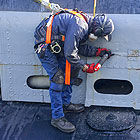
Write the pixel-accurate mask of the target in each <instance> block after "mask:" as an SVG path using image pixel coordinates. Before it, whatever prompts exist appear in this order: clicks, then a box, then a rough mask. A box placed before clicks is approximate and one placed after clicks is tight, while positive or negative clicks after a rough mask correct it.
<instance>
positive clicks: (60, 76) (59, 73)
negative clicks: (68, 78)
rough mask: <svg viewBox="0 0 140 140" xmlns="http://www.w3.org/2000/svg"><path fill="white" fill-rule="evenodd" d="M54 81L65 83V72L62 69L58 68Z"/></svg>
mask: <svg viewBox="0 0 140 140" xmlns="http://www.w3.org/2000/svg"><path fill="white" fill-rule="evenodd" d="M52 82H54V83H56V84H63V83H64V73H63V71H62V70H58V71H57V72H56V74H55V75H54V76H53V78H52Z"/></svg>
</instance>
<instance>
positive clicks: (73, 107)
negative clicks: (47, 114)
mask: <svg viewBox="0 0 140 140" xmlns="http://www.w3.org/2000/svg"><path fill="white" fill-rule="evenodd" d="M63 108H64V112H82V111H84V109H85V107H84V105H82V104H73V103H70V104H69V105H67V106H66V105H64V107H63Z"/></svg>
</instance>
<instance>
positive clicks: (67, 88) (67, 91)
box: [62, 85, 72, 105]
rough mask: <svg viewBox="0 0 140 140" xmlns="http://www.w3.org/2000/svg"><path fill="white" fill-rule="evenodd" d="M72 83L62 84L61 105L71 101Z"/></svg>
mask: <svg viewBox="0 0 140 140" xmlns="http://www.w3.org/2000/svg"><path fill="white" fill-rule="evenodd" d="M71 93H72V85H64V87H63V92H62V102H63V105H69V104H70V101H71Z"/></svg>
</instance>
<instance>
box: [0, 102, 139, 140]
mask: <svg viewBox="0 0 140 140" xmlns="http://www.w3.org/2000/svg"><path fill="white" fill-rule="evenodd" d="M96 108H98V107H97V106H96V107H95V106H92V107H90V108H86V110H85V111H84V112H82V113H79V114H75V113H67V114H65V116H66V118H67V119H68V120H69V121H71V122H72V123H73V124H74V125H75V126H76V128H77V129H76V131H75V132H74V133H71V134H66V133H62V132H61V131H59V130H57V129H56V128H54V127H52V126H51V125H50V121H51V109H50V104H40V103H23V102H2V101H0V140H140V111H136V114H137V123H136V127H135V128H133V129H132V130H131V131H123V132H118V133H103V132H97V131H95V130H93V129H91V128H90V127H89V126H88V125H87V122H86V118H87V114H88V113H89V111H90V110H92V109H96Z"/></svg>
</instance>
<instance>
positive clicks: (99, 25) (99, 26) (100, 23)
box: [92, 14, 114, 41]
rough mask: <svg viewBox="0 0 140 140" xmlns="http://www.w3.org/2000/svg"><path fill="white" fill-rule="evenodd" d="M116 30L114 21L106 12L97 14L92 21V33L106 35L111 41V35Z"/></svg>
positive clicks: (99, 35) (98, 35)
mask: <svg viewBox="0 0 140 140" xmlns="http://www.w3.org/2000/svg"><path fill="white" fill-rule="evenodd" d="M113 31H114V24H113V21H112V20H111V19H110V18H108V17H107V16H106V15H105V14H99V15H96V16H95V17H94V19H93V22H92V33H93V34H94V35H95V36H97V37H104V38H105V39H106V40H107V41H109V37H110V35H111V34H112V32H113Z"/></svg>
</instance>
